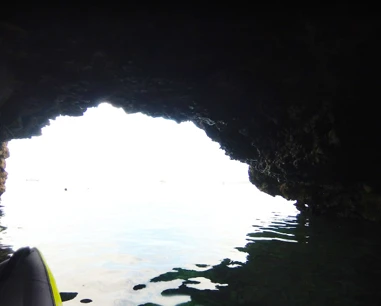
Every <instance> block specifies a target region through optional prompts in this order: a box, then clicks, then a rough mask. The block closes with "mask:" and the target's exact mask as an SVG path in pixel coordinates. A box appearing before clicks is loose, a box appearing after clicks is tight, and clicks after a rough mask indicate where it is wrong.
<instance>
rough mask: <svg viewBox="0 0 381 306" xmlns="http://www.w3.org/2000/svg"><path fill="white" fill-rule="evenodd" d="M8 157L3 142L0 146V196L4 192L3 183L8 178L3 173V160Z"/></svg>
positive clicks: (5, 173)
mask: <svg viewBox="0 0 381 306" xmlns="http://www.w3.org/2000/svg"><path fill="white" fill-rule="evenodd" d="M8 157H9V151H8V148H7V143H6V142H3V143H1V144H0V195H2V194H3V193H4V192H5V181H6V179H7V176H8V173H7V171H5V159H7V158H8Z"/></svg>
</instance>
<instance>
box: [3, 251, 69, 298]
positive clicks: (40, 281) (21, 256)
mask: <svg viewBox="0 0 381 306" xmlns="http://www.w3.org/2000/svg"><path fill="white" fill-rule="evenodd" d="M0 305H1V306H61V305H62V300H61V296H60V293H59V291H58V289H57V286H56V282H55V280H54V277H53V274H52V273H51V271H50V269H49V267H48V265H47V264H46V261H45V260H44V258H43V256H42V254H41V252H40V251H39V250H38V249H36V248H29V247H24V248H21V249H19V250H17V251H16V252H15V253H14V254H13V255H12V256H11V257H10V258H9V259H6V260H5V261H3V262H2V263H0Z"/></svg>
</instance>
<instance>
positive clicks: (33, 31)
mask: <svg viewBox="0 0 381 306" xmlns="http://www.w3.org/2000/svg"><path fill="white" fill-rule="evenodd" d="M87 12H88V15H87V16H86V18H83V15H82V13H80V12H79V11H77V10H76V11H75V12H73V11H71V12H65V10H62V11H57V10H56V9H51V10H47V11H44V12H40V10H39V11H38V12H33V10H32V11H31V12H29V11H28V13H24V12H22V11H19V10H16V11H14V12H13V13H10V14H8V15H7V16H6V18H5V20H6V22H4V23H1V24H0V35H1V37H0V38H1V39H0V141H2V142H3V141H8V140H10V139H15V138H16V139H17V138H26V137H31V136H33V135H37V134H39V133H40V130H41V128H42V127H43V126H45V125H46V124H47V122H48V120H49V119H50V118H55V117H56V116H57V115H60V114H61V115H72V116H79V115H82V114H83V112H84V111H85V110H86V109H87V108H88V107H89V106H92V105H94V104H96V103H97V101H102V100H107V101H112V103H113V104H114V105H115V106H117V107H122V108H124V109H125V110H126V111H127V112H128V113H130V112H143V113H145V114H148V115H151V116H153V117H158V116H162V117H164V118H168V119H173V120H176V121H177V122H182V121H192V122H194V124H196V126H198V127H200V128H202V129H203V130H204V131H205V132H206V133H207V135H208V136H209V137H210V138H211V139H213V140H214V141H216V142H218V143H220V145H221V147H222V148H223V149H224V150H225V151H226V153H227V154H228V155H229V156H230V157H231V158H232V159H235V160H240V161H242V162H244V163H246V164H248V165H249V167H250V171H249V173H250V181H251V182H252V183H253V184H254V185H255V186H257V187H258V188H259V189H260V190H262V191H264V192H266V193H268V194H270V195H274V196H275V195H281V196H282V197H284V198H286V199H290V200H295V201H297V203H298V207H299V208H300V209H301V210H302V211H303V210H304V211H305V210H307V212H312V213H316V214H325V215H331V216H336V217H337V216H341V217H355V218H359V217H360V218H366V219H372V220H379V219H380V218H381V196H380V195H381V181H380V179H379V173H380V169H381V163H380V158H379V147H380V142H381V140H380V139H381V138H380V137H379V135H378V133H379V130H381V126H380V125H381V121H380V120H379V118H378V117H379V115H378V112H376V111H374V101H375V97H377V96H379V92H378V90H377V88H378V83H377V82H378V80H377V78H374V77H372V76H374V75H378V70H379V68H378V65H376V64H375V63H378V58H379V54H380V46H379V45H378V44H376V43H375V40H374V37H378V36H380V35H379V32H380V27H379V21H378V19H377V18H373V17H370V16H366V17H364V16H356V17H352V16H351V17H350V18H349V17H348V16H344V15H341V14H340V16H335V15H334V14H332V16H324V18H320V17H319V16H315V14H313V16H311V14H308V13H307V12H306V13H303V14H302V13H301V12H300V14H299V15H298V16H296V17H295V18H290V17H289V15H287V14H283V13H282V14H281V16H276V17H275V15H274V14H273V12H272V14H271V16H270V18H268V17H265V16H263V15H262V16H261V14H258V15H257V16H256V17H255V18H254V17H253V16H252V15H250V16H241V14H239V17H238V16H236V15H235V14H232V12H231V11H229V12H228V13H227V14H225V13H224V14H222V13H220V12H218V13H217V14H215V15H214V16H210V15H209V12H208V16H200V14H193V13H191V12H190V13H189V14H188V13H184V12H182V13H180V14H177V13H169V14H166V15H165V16H163V15H162V14H156V13H152V14H151V13H147V12H146V11H140V12H138V13H137V12H135V11H134V12H132V11H131V12H129V13H127V12H125V11H123V12H119V14H115V15H113V14H110V15H108V14H106V13H105V11H103V10H100V9H98V10H97V9H95V8H94V7H92V8H91V9H89V10H87ZM251 13H252V12H250V14H251ZM68 15H70V16H72V17H73V18H67V17H68ZM40 17H42V18H40ZM237 17H238V18H237ZM278 17H279V18H278ZM100 20H102V22H100ZM333 29H334V30H333ZM364 50H365V51H364ZM364 52H366V56H361V57H359V54H363V53H364ZM359 58H361V59H359ZM2 148H3V149H2V150H1V152H0V160H4V157H5V156H6V155H7V153H6V148H5V145H2ZM354 161H355V162H354ZM357 161H359V162H357ZM3 163H4V162H3V161H2V162H1V165H3ZM1 165H0V169H2V170H1V177H0V180H1V182H4V181H5V180H6V173H5V172H4V168H3V167H1ZM1 191H2V189H0V192H1ZM306 204H308V206H306Z"/></svg>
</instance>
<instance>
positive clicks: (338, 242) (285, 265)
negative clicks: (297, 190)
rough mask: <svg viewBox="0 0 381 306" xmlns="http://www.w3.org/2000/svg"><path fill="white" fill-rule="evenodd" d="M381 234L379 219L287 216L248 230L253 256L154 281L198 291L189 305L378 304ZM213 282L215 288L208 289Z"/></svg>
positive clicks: (173, 291) (190, 292)
mask: <svg viewBox="0 0 381 306" xmlns="http://www.w3.org/2000/svg"><path fill="white" fill-rule="evenodd" d="M380 233H381V231H380V226H379V225H376V224H369V223H364V222H358V223H357V222H354V221H351V222H350V221H345V220H339V221H336V222H335V221H331V220H324V219H321V218H312V219H311V218H306V217H303V216H300V215H299V216H298V217H289V218H286V219H283V220H282V219H279V220H277V221H275V222H273V223H272V224H271V225H266V226H263V227H260V226H255V227H254V228H253V232H252V233H250V234H248V235H247V240H248V243H247V244H246V246H244V247H240V248H237V249H238V250H239V251H241V252H245V253H247V254H248V255H247V261H246V262H245V263H242V262H234V261H232V260H230V259H224V260H223V261H221V262H220V263H219V264H218V265H215V266H207V265H202V264H199V265H196V266H195V269H194V270H189V269H182V268H174V269H173V271H171V272H167V273H165V274H162V275H160V276H158V277H155V278H153V279H151V281H150V282H167V281H172V280H179V279H180V280H182V281H183V282H182V285H181V286H180V287H178V288H175V289H166V290H164V291H163V292H162V295H164V296H172V295H187V296H190V298H191V301H190V302H187V303H183V304H181V305H183V306H185V305H187V306H190V305H194V306H195V305H251V306H252V305H303V306H304V305H311V306H312V305H316V306H318V305H319V306H320V305H346V306H348V305H376V304H377V305H378V303H379V302H380V298H381V290H380V289H381V288H379V287H380V286H379V280H380V279H381V258H380V253H379V250H381V245H380V244H381V243H380V239H379V237H380ZM205 282H208V283H209V285H210V282H212V283H214V287H215V288H214V289H211V288H210V286H209V288H208V289H205V286H203V283H205ZM144 305H145V306H149V305H150V306H153V305H156V304H152V303H146V304H144ZM141 306H142V305H141Z"/></svg>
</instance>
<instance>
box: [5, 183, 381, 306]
mask: <svg viewBox="0 0 381 306" xmlns="http://www.w3.org/2000/svg"><path fill="white" fill-rule="evenodd" d="M64 187H65V186H53V185H49V183H48V182H45V183H43V182H25V183H24V184H21V185H18V186H17V187H16V186H15V187H11V188H10V189H8V190H7V192H6V193H5V194H4V195H3V199H2V205H4V208H3V212H4V216H2V217H1V225H2V226H4V227H6V228H5V229H4V230H3V231H2V232H1V233H0V244H2V245H3V246H4V245H9V246H10V247H11V248H13V249H17V248H18V247H21V246H25V245H30V246H37V247H39V248H40V250H41V251H42V252H43V254H44V256H45V257H46V259H47V261H48V263H49V266H50V267H51V269H52V271H53V273H54V275H55V277H56V280H57V284H58V287H59V289H60V290H61V291H75V292H78V293H79V294H78V297H77V298H75V299H74V300H72V301H69V302H65V305H68V306H70V305H81V304H80V302H79V301H80V300H81V299H83V298H90V299H92V300H93V303H92V304H91V305H102V306H108V305H178V304H182V305H378V303H379V302H380V297H381V295H380V293H379V291H381V290H379V280H380V277H381V259H380V253H379V250H380V249H381V248H380V239H379V237H380V233H381V232H380V227H379V226H378V225H375V224H368V223H364V222H353V221H352V222H348V221H343V220H341V221H335V222H333V221H330V220H324V219H321V218H312V219H311V218H305V217H301V216H298V215H297V212H296V210H295V208H294V207H293V206H292V205H291V204H290V203H287V202H286V201H284V200H283V199H279V198H272V197H270V196H267V195H264V194H261V193H259V192H258V191H257V190H256V189H255V188H254V187H253V186H252V185H250V184H225V185H222V184H215V185H212V186H202V185H199V186H187V187H184V186H176V185H174V184H165V183H161V184H151V185H147V186H144V187H142V186H140V187H139V186H131V185H130V186H129V187H127V186H124V188H121V186H114V187H108V188H109V190H105V189H104V188H101V189H98V190H91V189H76V188H75V187H69V188H68V190H67V191H65V190H64ZM120 190H123V192H121V191H120ZM140 284H141V285H145V286H146V287H145V288H142V289H140V290H134V287H135V286H136V285H140ZM141 287H144V286H141ZM137 288H139V286H138V287H135V289H137Z"/></svg>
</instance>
